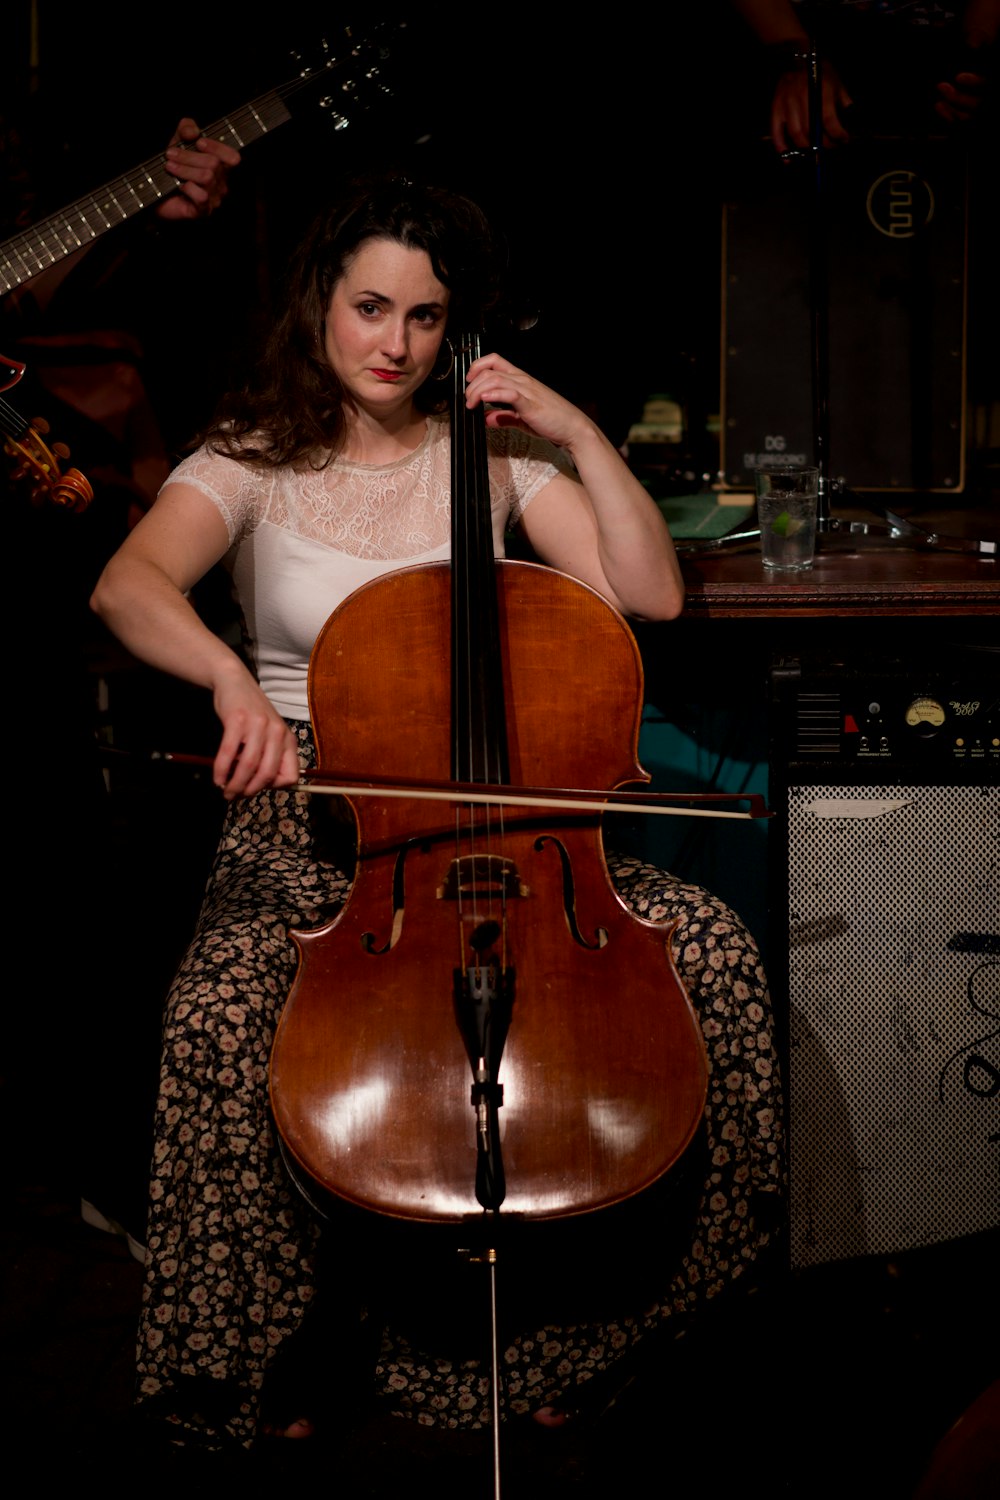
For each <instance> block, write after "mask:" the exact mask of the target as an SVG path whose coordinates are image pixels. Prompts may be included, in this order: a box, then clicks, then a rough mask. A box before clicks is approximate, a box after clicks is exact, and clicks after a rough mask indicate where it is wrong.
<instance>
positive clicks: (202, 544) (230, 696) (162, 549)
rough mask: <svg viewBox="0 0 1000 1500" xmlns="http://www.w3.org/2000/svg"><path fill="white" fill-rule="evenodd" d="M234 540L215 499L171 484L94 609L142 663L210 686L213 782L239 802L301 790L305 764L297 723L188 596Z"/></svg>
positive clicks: (110, 572)
mask: <svg viewBox="0 0 1000 1500" xmlns="http://www.w3.org/2000/svg"><path fill="white" fill-rule="evenodd" d="M227 545H228V537H227V533H226V527H225V522H224V521H223V519H222V517H221V516H220V515H219V512H218V511H217V510H216V508H215V506H214V505H213V504H212V503H211V501H210V500H208V499H206V497H205V496H204V495H202V494H201V492H200V491H199V490H196V489H195V488H194V487H193V486H191V485H186V484H168V485H167V486H166V488H165V489H164V490H163V491H162V493H161V495H160V497H159V498H158V500H157V501H156V503H155V505H154V506H153V508H152V509H151V510H150V511H149V512H148V513H147V514H146V515H145V516H143V518H142V520H141V521H140V522H139V523H138V525H137V526H136V527H135V529H134V530H133V531H132V532H130V534H129V536H128V537H127V538H126V540H125V541H124V542H123V544H122V546H121V547H120V548H119V549H118V551H117V552H116V553H115V554H114V556H113V557H112V558H111V560H110V561H109V563H108V564H107V566H106V567H105V569H104V572H103V573H102V574H101V577H100V578H99V579H98V582H97V587H96V588H95V590H94V594H93V597H92V599H91V608H92V609H94V610H95V612H96V613H97V614H98V615H99V616H100V617H101V619H102V620H103V621H104V623H105V624H106V625H107V626H108V628H109V630H111V631H112V632H113V633H114V634H115V635H116V636H117V637H118V639H119V640H120V641H121V642H122V644H123V645H125V646H127V647H128V649H129V650H130V651H131V652H132V653H133V655H135V656H136V657H138V658H139V660H140V661H144V662H146V663H147V665H149V666H151V667H157V668H158V669H159V670H161V671H164V672H170V673H171V674H172V675H173V676H175V677H180V678H183V679H184V680H185V681H186V682H192V683H195V684H197V685H198V686H200V687H206V688H208V689H209V690H210V692H211V693H212V700H213V703H214V706H215V711H216V713H217V714H218V716H219V719H220V720H221V723H222V740H221V743H220V745H219V749H218V752H217V754H216V757H215V766H214V780H215V783H216V785H217V786H219V787H221V788H222V790H223V793H224V795H225V797H226V799H227V800H231V799H232V798H233V797H237V796H243V795H249V794H250V793H252V792H256V791H259V790H260V788H261V787H264V786H292V785H294V783H295V782H296V781H297V780H298V773H299V767H298V758H297V755H296V750H295V741H294V738H293V736H292V733H291V731H290V730H289V728H288V725H287V724H286V723H285V721H284V720H283V719H282V718H281V716H280V715H279V714H278V712H277V710H276V709H275V708H273V707H272V705H271V703H270V702H269V701H268V699H267V698H266V697H265V696H264V694H263V692H262V691H261V689H260V687H259V686H258V684H257V682H256V680H255V679H254V677H253V674H252V673H251V672H249V671H248V669H247V667H246V666H245V665H244V663H243V662H242V661H241V660H240V658H239V657H238V656H237V655H236V653H235V652H234V651H232V650H231V649H230V647H229V646H227V645H226V644H225V642H224V641H222V640H220V638H219V637H218V636H217V635H215V633H214V632H213V631H211V630H210V629H209V628H208V627H207V626H206V625H205V624H204V623H203V621H202V620H201V619H200V618H199V616H198V613H197V611H196V610H195V609H194V607H193V606H192V605H191V603H190V602H189V600H188V598H187V592H188V590H189V589H191V588H192V587H193V585H194V584H195V583H197V581H198V580H199V578H201V577H203V576H204V574H205V573H207V572H208V570H209V568H211V567H212V566H213V565H214V564H215V563H216V562H218V561H219V559H220V558H221V557H222V556H223V555H224V553H225V551H226V549H227Z"/></svg>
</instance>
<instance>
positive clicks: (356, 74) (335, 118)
mask: <svg viewBox="0 0 1000 1500" xmlns="http://www.w3.org/2000/svg"><path fill="white" fill-rule="evenodd" d="M405 30H406V22H405V21H399V22H392V21H380V22H378V23H376V25H375V26H373V27H371V28H369V29H368V30H366V31H365V33H364V34H360V33H358V32H357V31H356V30H355V28H353V27H351V26H345V27H344V28H343V29H342V30H341V31H340V33H339V34H337V35H336V36H324V37H321V38H320V40H319V42H318V44H317V45H316V46H315V47H314V48H313V49H311V51H310V53H309V54H308V55H307V54H306V53H304V52H300V51H298V50H295V51H293V52H292V61H293V62H294V63H295V64H296V65H297V66H298V69H299V72H298V75H297V78H298V82H299V84H300V86H301V85H305V84H308V83H314V82H316V81H318V80H319V81H323V80H325V81H326V84H327V87H326V91H325V92H324V93H323V94H322V95H320V97H319V99H318V101H317V103H318V107H319V108H320V109H321V110H323V111H324V113H325V114H326V115H327V116H328V118H329V119H330V121H331V123H332V125H333V128H334V130H338V131H339V130H346V129H347V128H348V127H349V126H350V125H351V124H353V123H354V121H355V120H356V119H357V117H358V116H359V115H360V114H362V113H366V112H367V111H368V110H370V109H371V108H373V107H374V106H375V105H377V104H379V103H381V102H384V101H385V100H386V99H390V98H391V97H392V88H391V87H390V85H389V82H388V80H387V76H386V67H385V65H386V63H387V62H388V60H389V58H390V56H391V54H392V48H393V45H394V44H395V42H396V40H397V39H398V37H399V36H400V34H401V33H402V32H404V31H405Z"/></svg>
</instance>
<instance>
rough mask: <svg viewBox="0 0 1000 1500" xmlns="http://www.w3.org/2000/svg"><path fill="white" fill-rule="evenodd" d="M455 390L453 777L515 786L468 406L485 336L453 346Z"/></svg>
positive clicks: (479, 437)
mask: <svg viewBox="0 0 1000 1500" xmlns="http://www.w3.org/2000/svg"><path fill="white" fill-rule="evenodd" d="M453 344H454V358H453V361H452V372H451V373H452V388H451V559H452V561H451V710H452V711H451V723H452V765H451V773H452V776H453V777H454V778H455V780H457V781H466V782H479V781H483V782H488V783H489V782H492V783H494V784H505V783H506V782H508V781H509V779H510V776H509V765H508V755H507V731H506V723H505V719H504V693H503V672H502V664H501V654H500V619H499V607H498V602H497V582H496V567H495V559H494V554H493V521H492V516H491V512H490V484H489V466H488V463H487V434H486V421H485V416H484V413H483V410H482V408H481V407H476V408H475V409H474V410H473V411H470V410H469V409H468V408H467V406H466V404H465V383H466V377H467V375H468V370H469V366H470V365H471V364H472V362H473V360H475V359H477V358H478V357H479V354H480V352H481V351H480V336H479V334H478V333H475V334H462V335H460V336H458V337H456V338H454V339H453Z"/></svg>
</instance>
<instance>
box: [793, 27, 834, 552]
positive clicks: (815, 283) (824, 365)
mask: <svg viewBox="0 0 1000 1500" xmlns="http://www.w3.org/2000/svg"><path fill="white" fill-rule="evenodd" d="M799 55H800V56H804V58H805V61H806V66H807V68H808V70H809V77H808V99H809V135H810V142H811V151H812V202H811V204H810V215H809V302H810V315H811V322H812V401H813V459H814V462H815V465H816V467H817V469H818V470H819V476H818V486H817V489H818V500H817V507H816V529H817V531H819V532H823V531H829V530H830V529H831V521H830V483H831V481H830V353H829V332H830V278H829V266H828V251H827V238H826V217H825V208H826V193H825V181H824V175H825V162H824V153H823V75H822V65H821V63H820V58H819V48H818V47H817V45H816V39H815V36H814V35H813V34H811V33H810V37H809V51H808V52H807V53H804V54H799Z"/></svg>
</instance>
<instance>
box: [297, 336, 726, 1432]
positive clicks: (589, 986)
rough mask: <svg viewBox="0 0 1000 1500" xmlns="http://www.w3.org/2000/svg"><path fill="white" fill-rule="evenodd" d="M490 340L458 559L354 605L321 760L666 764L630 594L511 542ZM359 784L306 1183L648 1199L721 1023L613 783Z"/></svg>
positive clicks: (466, 471)
mask: <svg viewBox="0 0 1000 1500" xmlns="http://www.w3.org/2000/svg"><path fill="white" fill-rule="evenodd" d="M478 343H479V341H478V338H477V337H474V336H470V337H468V338H462V339H461V340H459V341H458V350H457V353H456V354H455V357H454V360H453V369H452V382H453V391H452V494H453V496H454V497H462V498H461V499H460V500H456V503H454V504H453V505H452V560H451V563H450V564H448V563H432V564H429V565H423V566H418V567H412V568H402V569H399V570H397V571H395V572H392V573H389V574H387V575H385V576H383V577H381V578H379V579H377V580H375V581H374V582H372V583H369V584H366V585H364V586H363V587H361V588H360V589H358V590H357V591H356V592H355V593H354V594H352V595H351V596H350V597H349V598H348V599H347V600H345V601H344V603H342V604H341V605H340V606H339V608H338V609H337V610H336V611H335V612H334V613H333V615H332V616H331V617H330V618H329V620H328V621H327V622H326V625H325V626H324V628H323V630H322V631H321V633H320V635H319V637H318V639H317V641H316V644H315V647H314V649H313V652H312V657H311V662H310V670H309V702H310V713H311V717H312V723H313V729H314V735H315V739H316V747H317V764H318V767H319V772H318V773H317V775H318V776H319V775H324V776H328V777H332V778H334V779H336V778H338V777H340V778H346V779H349V778H350V777H351V776H352V774H353V768H356V767H358V766H363V767H364V768H365V775H366V777H371V778H373V779H378V780H385V781H387V782H391V781H393V780H399V781H403V780H405V781H407V782H414V781H415V782H418V783H419V782H421V781H424V782H426V783H441V782H448V781H450V782H452V783H453V784H456V783H462V784H470V783H471V784H482V785H488V786H489V787H491V788H493V789H497V788H502V787H504V786H509V787H510V788H511V790H512V792H514V791H516V789H517V788H519V787H544V786H550V785H553V784H554V783H560V782H561V783H562V784H564V785H570V786H583V787H595V788H598V789H601V790H602V791H603V790H604V789H607V790H608V792H611V791H612V790H613V789H615V788H617V787H620V786H624V785H627V784H629V783H634V782H641V781H643V780H648V779H649V778H648V776H647V774H646V773H645V772H644V771H643V770H642V768H641V766H640V765H639V762H638V759H637V746H638V731H639V722H640V717H641V712H642V666H641V660H640V656H639V651H638V647H637V644H636V642H635V639H634V637H633V635H632V633H631V631H630V630H629V628H628V626H627V625H626V623H625V621H624V619H623V617H622V616H621V615H620V614H619V612H618V611H617V610H616V609H615V608H614V607H613V606H612V605H610V604H609V603H608V602H607V601H606V600H605V599H603V598H602V597H601V596H600V595H599V594H598V593H597V592H596V591H595V590H593V589H591V588H590V587H588V586H587V585H585V584H581V583H579V582H577V581H576V580H574V579H571V578H569V577H567V576H566V575H564V574H561V573H559V572H556V571H555V570H553V569H551V568H548V567H543V566H541V565H539V564H535V563H522V562H509V561H496V560H495V559H494V556H493V536H492V527H491V520H490V508H489V486H488V474H487V463H486V457H487V434H486V427H485V422H484V419H483V415H482V412H481V411H478V410H477V411H472V412H469V411H468V410H467V409H466V407H465V403H464V389H465V383H466V376H467V372H468V368H469V365H470V364H471V363H472V361H473V360H474V359H475V358H476V357H477V355H478V352H479V347H478ZM449 663H450V670H449V667H448V665H447V664H449ZM387 710H388V714H389V716H390V718H391V724H390V725H389V726H387V724H386V717H387ZM348 807H349V810H350V816H351V817H352V819H353V821H354V827H355V835H356V843H357V864H356V872H355V879H354V883H353V886H352V889H351V892H350V895H349V897H348V900H347V902H346V904H345V905H344V907H343V908H342V909H341V910H340V912H339V913H338V914H337V915H336V916H335V917H334V918H333V919H332V920H331V921H329V922H327V923H325V924H324V925H322V926H321V927H317V928H314V929H312V930H310V931H297V932H295V933H293V934H292V940H293V942H294V944H295V946H296V948H297V949H298V955H299V962H298V970H297V974H296V977H295V980H294V983H293V986H292V989H291V991H290V994H289V997H288V999H287V1001H286V1004H285V1007H284V1010H283V1012H282V1016H281V1020H280V1022H279V1025H278V1029H277V1032H276V1035H275V1040H274V1046H273V1049H272V1054H271V1073H270V1089H271V1101H272V1107H273V1111H274V1116H275V1121H276V1124H277V1127H278V1131H279V1134H280V1137H281V1140H282V1143H283V1149H284V1152H285V1156H286V1160H287V1161H288V1163H289V1166H290V1169H291V1171H292V1175H293V1176H294V1177H295V1178H296V1180H297V1181H298V1183H299V1185H300V1186H301V1187H302V1189H303V1191H304V1192H305V1193H306V1196H307V1197H310V1198H312V1199H313V1200H314V1201H316V1200H317V1199H318V1200H319V1201H320V1202H322V1201H323V1200H324V1199H325V1197H327V1196H332V1197H333V1198H334V1199H339V1200H343V1201H345V1202H347V1203H349V1204H353V1205H355V1206H357V1207H359V1208H363V1209H367V1210H374V1212H375V1213H376V1214H381V1215H385V1216H388V1217H389V1218H391V1219H395V1220H408V1221H417V1222H421V1223H425V1224H437V1225H462V1226H465V1227H470V1226H474V1225H477V1224H478V1225H482V1223H483V1221H484V1219H485V1220H486V1221H487V1222H488V1225H489V1228H488V1231H487V1232H488V1233H489V1234H491V1235H492V1233H493V1231H494V1228H495V1227H497V1226H498V1225H499V1223H500V1221H501V1220H503V1221H504V1222H509V1221H513V1222H517V1221H523V1220H544V1219H570V1218H572V1217H574V1216H580V1215H585V1214H589V1213H592V1212H595V1211H598V1210H602V1209H605V1208H608V1207H611V1206H613V1205H616V1204H620V1203H622V1202H624V1201H625V1200H627V1199H630V1198H632V1197H633V1196H635V1195H638V1194H640V1193H642V1192H643V1191H644V1190H645V1189H646V1188H647V1187H649V1186H651V1185H652V1184H654V1183H655V1182H657V1181H658V1180H659V1179H660V1178H662V1177H663V1176H664V1175H665V1174H666V1173H667V1172H669V1170H670V1168H671V1167H672V1166H673V1165H674V1164H675V1163H676V1162H677V1161H678V1160H679V1158H680V1157H681V1156H682V1154H683V1153H684V1151H685V1149H686V1147H687V1146H688V1144H689V1142H690V1141H691V1139H692V1137H693V1135H694V1133H695V1131H696V1129H697V1126H698V1123H699V1121H700V1119H701V1117H702V1113H703V1109H704V1103H705V1095H706V1089H707V1063H706V1057H705V1050H704V1044H703V1041H702V1037H701V1028H700V1026H699V1023H698V1021H697V1018H696V1016H695V1013H694V1010H693V1008H692V1006H691V1003H690V1000H689V998H688V996H687V994H686V992H685V990H684V987H683V984H682V983H681V980H680V978H679V976H678V974H677V971H676V968H675V967H674V964H673V960H672V958H671V955H670V937H671V931H672V929H670V928H666V927H664V926H663V925H662V924H657V923H652V922H647V921H645V920H643V919H641V918H638V917H636V916H634V915H633V914H632V913H631V912H630V911H629V910H628V908H627V907H626V905H625V903H624V902H623V901H622V899H621V898H620V897H619V896H618V895H617V893H616V892H615V891H614V888H613V887H612V885H611V882H610V878H609V876H608V872H607V867H606V864H605V860H604V854H603V846H602V837H601V807H600V802H597V803H596V804H595V805H594V806H593V808H592V809H591V810H589V811H581V810H580V809H579V808H578V807H574V808H573V809H572V810H571V811H565V810H561V809H559V808H558V807H555V808H550V809H544V810H540V809H538V808H536V807H534V806H521V805H514V804H513V803H512V804H507V803H505V801H504V799H503V796H502V793H498V795H497V797H496V800H495V801H490V802H488V803H486V804H485V805H484V804H483V803H481V802H479V801H477V802H470V803H463V801H462V796H461V793H460V792H458V791H456V794H455V797H454V801H453V805H452V806H451V809H450V811H447V810H446V811H442V804H441V803H440V802H439V801H429V800H428V801H424V800H422V799H421V798H420V797H419V794H418V793H416V792H415V794H414V796H413V798H412V799H405V798H403V799H401V798H398V797H390V796H388V795H386V796H385V797H380V796H379V794H378V792H377V790H376V791H374V792H373V793H372V795H370V796H366V797H364V798H363V799H362V798H358V799H357V800H356V801H355V800H349V802H348ZM501 1207H502V1213H501ZM494 1352H495V1351H494ZM495 1391H496V1379H495V1370H494V1396H495ZM495 1410H496V1406H495V1403H494V1411H495ZM495 1428H496V1423H495Z"/></svg>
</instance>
